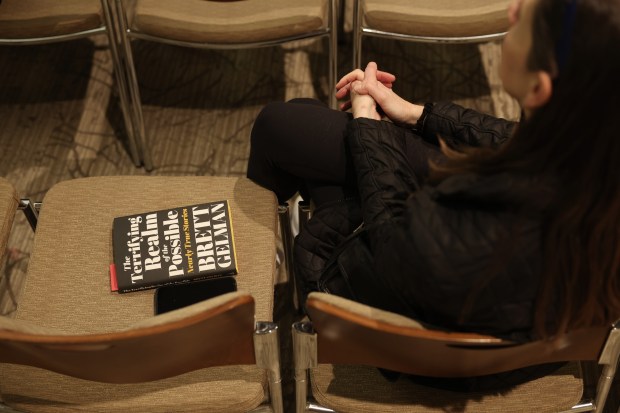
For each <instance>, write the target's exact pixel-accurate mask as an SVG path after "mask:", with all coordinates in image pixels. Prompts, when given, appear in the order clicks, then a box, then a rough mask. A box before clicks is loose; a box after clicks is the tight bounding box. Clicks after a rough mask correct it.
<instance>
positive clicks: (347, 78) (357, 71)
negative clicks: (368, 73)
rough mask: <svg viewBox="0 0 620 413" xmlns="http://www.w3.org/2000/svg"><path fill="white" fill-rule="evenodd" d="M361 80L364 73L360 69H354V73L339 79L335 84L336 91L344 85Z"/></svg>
mask: <svg viewBox="0 0 620 413" xmlns="http://www.w3.org/2000/svg"><path fill="white" fill-rule="evenodd" d="M362 79H364V72H362V70H361V69H355V70H354V71H352V72H350V73H348V74H346V75H344V76H343V77H342V79H340V80H339V81H338V83H336V89H340V88H342V87H343V86H344V85H346V84H349V83H351V82H353V81H356V80H362Z"/></svg>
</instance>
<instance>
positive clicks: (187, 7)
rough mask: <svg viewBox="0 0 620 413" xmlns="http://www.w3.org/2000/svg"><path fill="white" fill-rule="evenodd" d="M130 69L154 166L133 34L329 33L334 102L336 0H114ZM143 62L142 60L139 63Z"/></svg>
mask: <svg viewBox="0 0 620 413" xmlns="http://www.w3.org/2000/svg"><path fill="white" fill-rule="evenodd" d="M115 1H116V5H117V14H118V15H119V16H120V19H119V22H118V23H119V26H120V28H121V30H120V33H121V35H122V39H121V40H122V45H123V47H122V53H123V54H124V59H123V61H124V62H125V63H126V66H125V69H126V70H127V72H128V76H129V79H130V80H131V82H130V87H131V88H132V99H133V105H134V112H133V115H134V117H135V119H136V124H137V125H139V128H138V129H139V131H138V133H139V134H140V136H141V137H140V141H141V143H142V147H143V150H142V152H143V156H144V161H145V165H146V167H147V169H150V168H151V167H152V162H151V159H150V156H149V148H148V138H147V137H146V135H145V130H144V122H143V120H142V110H141V106H140V93H139V90H138V79H137V78H136V71H135V68H134V59H133V56H132V51H131V45H130V42H129V38H132V37H133V38H141V39H146V40H152V41H158V42H163V43H170V44H175V45H179V46H187V47H199V48H206V49H245V48H255V47H266V46H275V45H279V44H283V43H286V42H290V41H293V40H299V39H306V38H315V37H324V36H327V37H329V47H328V48H329V67H328V70H327V76H328V77H329V88H330V99H331V100H330V103H331V105H332V107H335V105H336V101H335V97H332V95H333V93H331V91H332V90H333V88H334V85H335V78H336V64H337V62H336V53H337V50H336V49H337V42H336V34H337V30H336V28H335V27H336V23H335V22H336V12H335V10H334V9H335V0H243V1H217V0H177V1H166V2H162V1H157V0H133V1H124V0H115ZM137 64H139V62H138V63H137Z"/></svg>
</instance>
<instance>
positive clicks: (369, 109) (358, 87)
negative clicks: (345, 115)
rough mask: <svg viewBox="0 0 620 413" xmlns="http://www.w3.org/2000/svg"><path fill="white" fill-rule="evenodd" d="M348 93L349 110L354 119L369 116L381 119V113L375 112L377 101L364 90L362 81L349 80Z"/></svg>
mask: <svg viewBox="0 0 620 413" xmlns="http://www.w3.org/2000/svg"><path fill="white" fill-rule="evenodd" d="M360 92H361V93H360ZM349 94H350V96H351V112H352V113H353V117H354V118H355V119H357V118H369V119H374V120H381V115H380V114H379V112H377V103H376V102H375V100H374V99H373V98H372V96H370V95H369V94H368V93H366V92H365V90H364V86H363V82H361V81H359V80H354V81H353V82H351V83H350V84H349Z"/></svg>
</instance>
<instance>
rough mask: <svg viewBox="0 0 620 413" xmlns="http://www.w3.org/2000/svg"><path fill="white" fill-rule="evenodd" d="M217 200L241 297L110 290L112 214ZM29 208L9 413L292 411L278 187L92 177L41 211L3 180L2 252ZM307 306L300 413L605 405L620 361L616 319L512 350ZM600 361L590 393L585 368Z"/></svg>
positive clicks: (383, 317) (6, 388) (361, 308)
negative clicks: (158, 309)
mask: <svg viewBox="0 0 620 413" xmlns="http://www.w3.org/2000/svg"><path fill="white" fill-rule="evenodd" d="M187 188H192V190H191V191H190V190H188V189H187ZM219 199H227V200H228V201H229V204H230V208H231V215H232V217H233V225H234V231H235V246H236V250H237V256H238V266H239V273H238V274H237V275H236V279H237V285H238V288H239V290H238V291H237V292H233V293H228V294H226V295H222V296H218V297H216V298H213V299H210V300H206V301H203V302H201V303H198V304H194V305H191V306H189V307H185V308H182V309H179V310H175V311H171V312H168V313H165V314H161V315H153V290H145V291H139V292H132V293H129V294H121V295H119V294H117V293H113V292H111V291H110V285H109V275H108V271H107V268H108V265H109V264H110V262H111V260H112V258H111V242H112V234H111V226H112V220H113V218H114V217H116V216H124V215H130V214H134V213H139V212H145V211H149V210H157V209H165V208H172V207H177V206H179V205H190V204H193V203H199V202H204V201H209V200H219ZM20 205H21V206H22V207H24V208H26V209H27V210H29V211H30V214H31V215H30V216H31V218H32V219H33V222H34V221H36V222H37V225H36V231H35V240H34V245H33V248H32V253H31V257H30V261H29V266H28V273H27V275H26V282H25V287H24V290H23V292H22V293H21V294H19V298H18V306H17V311H16V312H15V314H14V315H12V316H11V317H8V316H0V397H1V400H2V403H3V405H4V406H3V405H1V404H0V410H3V411H6V409H8V408H11V409H16V410H17V411H26V412H51V411H69V410H70V411H88V412H90V411H151V412H159V411H161V412H169V411H179V412H182V411H192V412H194V411H208V412H226V413H229V412H247V411H253V412H263V411H273V412H282V411H283V409H284V406H285V403H286V402H288V403H289V404H290V405H293V401H292V398H293V397H286V396H288V395H290V396H292V391H291V392H283V386H282V376H281V372H280V370H281V367H282V366H281V365H280V360H281V357H280V346H279V344H278V328H277V327H278V326H277V325H276V324H275V323H274V322H273V317H274V307H277V306H276V305H275V304H276V303H274V289H275V284H276V272H277V271H278V266H277V265H276V248H277V247H276V246H277V245H278V236H279V234H278V232H279V230H282V229H283V230H284V233H282V234H281V236H283V237H285V238H286V237H288V236H289V234H288V230H289V228H288V225H287V223H288V222H290V221H289V220H288V216H287V211H288V210H287V208H286V206H281V205H277V202H276V199H275V196H274V194H273V193H271V192H270V191H268V190H265V189H263V188H261V187H259V186H257V185H256V184H254V183H252V182H251V181H249V180H248V179H246V178H233V177H195V176H194V177H156V176H152V177H149V176H146V177H144V176H142V177H137V176H126V177H122V176H115V177H93V178H80V179H74V180H69V181H64V182H60V183H58V184H56V185H55V186H53V187H52V188H51V189H50V190H49V191H48V193H47V194H46V196H45V198H44V200H43V202H42V204H37V207H36V208H34V207H32V205H33V204H32V203H29V202H22V201H21V200H20V198H19V197H18V195H17V193H16V190H15V189H14V187H13V186H12V185H11V183H10V182H8V181H7V180H6V179H4V178H0V251H1V252H2V255H4V251H5V250H6V246H7V242H8V241H7V240H8V237H9V233H10V231H11V227H12V225H13V221H14V218H15V215H16V210H17V209H18V208H19V207H20ZM39 205H40V207H39ZM278 215H279V216H280V222H278V219H277V216H278ZM286 260H287V263H290V257H286ZM289 277H290V275H289ZM289 282H290V281H289ZM289 290H290V291H292V290H293V289H292V288H290V289H289ZM306 307H307V311H308V315H309V318H310V320H311V321H301V322H297V323H295V324H294V325H293V326H292V337H291V338H290V339H289V340H288V342H289V343H291V346H289V347H287V346H286V345H285V346H282V348H283V349H284V351H291V352H292V355H293V359H294V371H295V382H296V384H295V395H294V398H295V402H294V404H295V406H296V407H295V410H296V411H297V412H298V413H301V412H306V411H316V412H328V411H339V412H359V411H381V412H405V411H406V412H445V411H457V410H458V411H461V412H498V411H502V412H524V411H536V412H585V411H603V409H604V406H605V402H606V399H607V395H608V393H609V389H610V386H611V384H612V381H613V379H614V375H615V370H616V366H617V364H618V357H619V354H620V340H618V338H619V336H618V334H619V330H618V329H617V328H616V326H609V327H594V328H584V329H582V330H577V331H573V332H570V333H568V334H566V335H564V336H562V337H559V338H556V339H555V340H545V341H543V340H541V341H536V342H531V343H527V344H515V343H511V342H507V341H504V340H501V339H497V338H495V337H491V336H484V335H479V334H471V333H455V332H446V331H435V330H428V329H425V328H424V327H423V326H421V325H420V324H419V323H417V322H416V321H415V320H412V319H409V318H406V317H403V316H400V315H397V314H393V313H389V312H385V311H381V310H379V309H376V308H372V307H368V306H366V305H362V304H359V303H355V302H352V301H349V300H346V299H343V298H340V297H336V296H331V295H327V294H322V293H312V294H310V296H309V298H308V301H307V304H306ZM282 339H283V338H282V337H280V340H282ZM290 347H292V348H290ZM282 359H284V358H282ZM287 359H290V358H287ZM559 361H566V362H568V363H567V364H566V365H564V367H562V368H561V369H559V370H557V371H555V372H553V373H552V374H548V375H545V376H543V377H541V378H538V379H536V380H533V381H529V382H526V383H523V384H520V385H517V386H515V387H512V388H510V389H507V390H506V391H503V392H488V393H484V392H475V393H458V392H451V391H447V390H438V389H435V388H431V387H425V386H423V385H421V384H417V383H416V382H414V381H410V380H408V379H405V378H401V379H399V380H397V381H394V382H392V381H388V380H386V379H385V378H384V377H383V376H382V375H381V374H380V373H379V370H378V369H377V367H379V368H382V369H388V370H393V371H399V372H404V373H409V374H414V375H422V376H434V377H470V376H480V375H487V374H493V373H498V372H503V371H507V370H513V369H517V368H521V367H525V366H531V365H538V364H541V363H550V362H559ZM597 362H598V364H599V365H600V366H601V367H602V373H601V374H600V378H599V381H598V385H597V386H595V387H596V389H594V390H593V391H592V387H593V386H592V381H591V380H590V379H591V377H592V376H591V375H590V374H589V373H588V372H589V371H593V370H595V369H593V368H592V366H593V365H594V364H595V363H597ZM289 370H290V369H289ZM9 411H10V410H9Z"/></svg>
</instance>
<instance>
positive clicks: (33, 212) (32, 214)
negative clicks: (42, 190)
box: [17, 199, 41, 231]
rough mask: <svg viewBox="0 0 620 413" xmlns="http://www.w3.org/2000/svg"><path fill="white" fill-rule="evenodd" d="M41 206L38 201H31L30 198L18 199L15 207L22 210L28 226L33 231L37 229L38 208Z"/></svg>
mask: <svg viewBox="0 0 620 413" xmlns="http://www.w3.org/2000/svg"><path fill="white" fill-rule="evenodd" d="M40 208H41V203H40V202H32V201H31V200H30V199H20V200H19V204H18V205H17V209H20V210H22V211H23V212H24V215H25V216H26V220H27V221H28V223H29V224H30V228H32V230H33V231H36V229H37V223H38V222H39V209H40Z"/></svg>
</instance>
